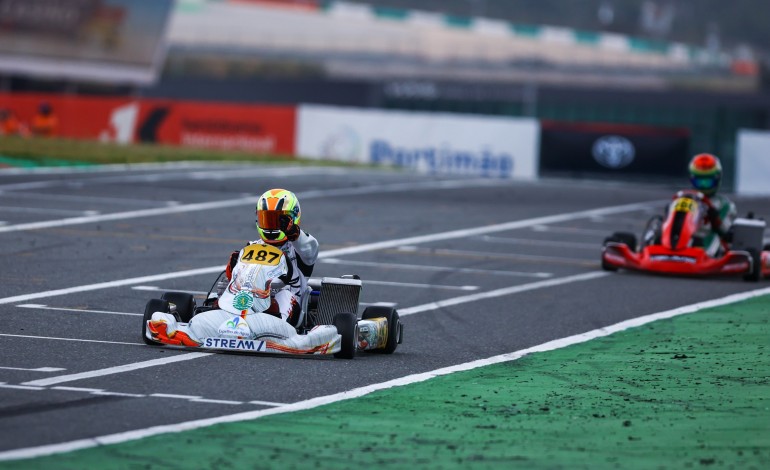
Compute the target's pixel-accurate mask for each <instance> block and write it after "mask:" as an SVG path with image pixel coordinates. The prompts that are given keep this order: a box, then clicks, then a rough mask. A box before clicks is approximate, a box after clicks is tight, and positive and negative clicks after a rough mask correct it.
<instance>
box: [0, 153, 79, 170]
mask: <svg viewBox="0 0 770 470" xmlns="http://www.w3.org/2000/svg"><path fill="white" fill-rule="evenodd" d="M92 165H93V164H91V163H87V162H78V161H71V160H58V159H55V158H41V159H38V160H30V159H25V158H12V157H5V156H3V155H0V168H8V167H14V168H35V167H39V166H92Z"/></svg>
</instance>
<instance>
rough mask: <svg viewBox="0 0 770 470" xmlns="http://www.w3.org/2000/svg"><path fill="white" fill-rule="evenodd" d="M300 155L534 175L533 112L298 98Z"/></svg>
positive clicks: (465, 171)
mask: <svg viewBox="0 0 770 470" xmlns="http://www.w3.org/2000/svg"><path fill="white" fill-rule="evenodd" d="M298 115H299V116H298V120H297V143H296V144H297V145H296V149H297V153H298V155H300V156H302V157H307V158H315V159H324V160H336V161H346V162H357V163H374V164H380V165H391V166H404V167H409V168H413V169H415V170H416V171H420V172H423V173H441V174H457V175H467V176H485V177H497V178H520V179H534V178H537V175H538V154H539V136H540V127H539V123H538V121H537V120H535V119H529V118H504V117H482V116H473V115H458V114H442V113H425V112H409V111H389V110H368V109H354V108H338V107H330V106H313V105H302V106H300V107H299V112H298Z"/></svg>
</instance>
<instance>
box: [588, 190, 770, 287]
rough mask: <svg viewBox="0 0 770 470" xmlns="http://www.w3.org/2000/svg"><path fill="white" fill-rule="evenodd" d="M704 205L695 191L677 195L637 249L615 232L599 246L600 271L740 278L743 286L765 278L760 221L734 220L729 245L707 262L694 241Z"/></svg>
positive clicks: (768, 273) (767, 264) (766, 257)
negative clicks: (732, 276)
mask: <svg viewBox="0 0 770 470" xmlns="http://www.w3.org/2000/svg"><path fill="white" fill-rule="evenodd" d="M709 204H710V202H709V200H708V198H706V197H705V196H704V195H703V194H702V193H700V192H698V191H689V190H688V191H679V192H678V193H676V195H675V196H674V198H673V200H672V201H671V203H670V204H669V206H668V210H667V213H666V216H665V219H664V218H661V217H654V218H653V219H651V220H650V221H649V222H648V224H647V228H646V229H645V231H644V235H643V236H642V243H641V245H642V246H641V248H640V249H638V250H637V240H636V236H635V235H634V234H633V233H627V232H616V233H614V234H612V235H611V236H610V237H608V238H606V239H605V240H604V248H603V250H602V269H604V270H606V271H617V270H618V269H621V268H622V269H630V270H637V271H647V272H652V273H662V274H674V275H690V276H710V275H713V276H716V275H743V277H744V279H745V280H747V281H758V280H760V279H761V278H763V277H770V251H767V250H768V248H770V247H768V246H765V247H764V250H763V246H762V244H763V237H764V231H765V221H764V220H759V219H754V218H753V216H750V217H749V218H738V219H736V220H735V221H734V222H733V224H732V227H731V229H730V237H729V238H730V239H731V242H730V244H729V245H728V244H727V243H726V242H721V244H722V246H721V248H720V249H719V250H718V252H717V255H716V256H710V255H709V254H708V253H707V250H706V249H705V248H704V247H703V246H702V241H701V240H699V237H698V236H697V235H696V234H697V232H698V229H699V228H700V227H701V224H702V223H703V221H704V219H705V217H706V214H707V211H708V208H709Z"/></svg>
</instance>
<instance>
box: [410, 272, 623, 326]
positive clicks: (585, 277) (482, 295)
mask: <svg viewBox="0 0 770 470" xmlns="http://www.w3.org/2000/svg"><path fill="white" fill-rule="evenodd" d="M609 274H610V273H607V272H604V271H592V272H589V273H583V274H576V275H574V276H567V277H560V278H556V279H548V280H545V281H537V282H532V283H530V284H522V285H518V286H511V287H505V288H502V289H496V290H492V291H489V292H479V293H478V294H470V295H465V296H462V297H455V298H453V299H446V300H439V301H436V302H430V303H427V304H423V305H417V306H415V307H408V308H404V309H400V310H399V311H398V314H399V316H406V315H414V314H415V313H422V312H428V311H431V310H438V309H440V308H446V307H451V306H453V305H460V304H465V303H468V302H476V301H479V300H484V299H492V298H495V297H502V296H505V295H512V294H518V293H520V292H527V291H531V290H536V289H543V288H546V287H556V286H560V285H563V284H568V283H570V282H579V281H589V280H591V279H598V278H600V277H604V276H607V275H609Z"/></svg>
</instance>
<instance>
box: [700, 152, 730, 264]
mask: <svg viewBox="0 0 770 470" xmlns="http://www.w3.org/2000/svg"><path fill="white" fill-rule="evenodd" d="M689 173H690V183H691V184H692V186H693V188H694V189H695V190H697V191H700V192H701V193H703V195H705V196H706V197H705V198H704V200H703V202H704V203H705V204H706V207H707V208H708V212H707V215H706V220H705V222H704V224H703V225H702V226H701V228H700V230H698V232H697V233H696V235H695V237H696V239H697V240H701V243H699V244H700V245H701V246H702V247H703V248H704V249H705V250H706V253H708V254H709V255H710V256H712V257H713V256H717V255H718V253H719V251H720V249H721V248H722V242H724V243H728V242H730V238H731V236H730V235H731V234H730V227H731V225H732V223H733V221H734V220H735V217H736V216H737V210H736V208H735V204H734V203H733V202H732V201H730V200H729V199H728V198H727V197H725V196H723V195H721V194H717V191H719V183H720V181H721V179H722V164H721V163H720V161H719V158H717V157H716V156H714V155H712V154H710V153H701V154H698V155H695V156H694V157H693V158H692V160H690V166H689Z"/></svg>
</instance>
